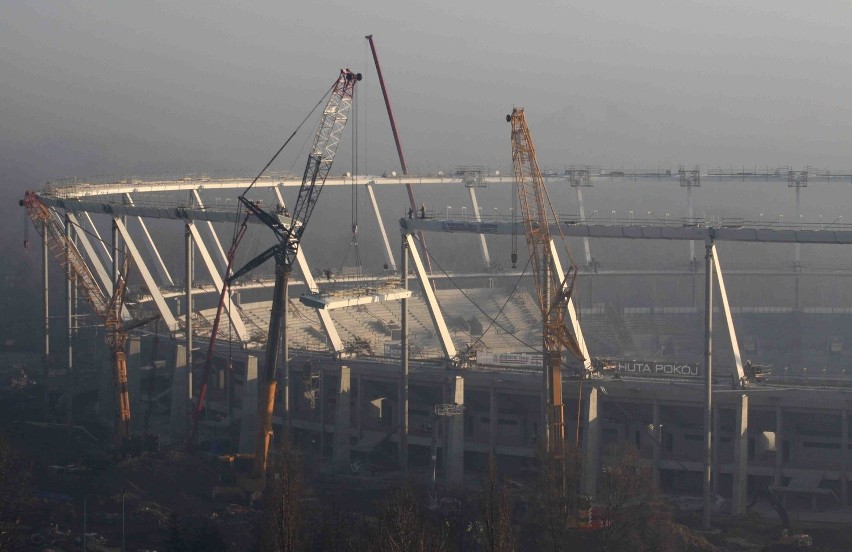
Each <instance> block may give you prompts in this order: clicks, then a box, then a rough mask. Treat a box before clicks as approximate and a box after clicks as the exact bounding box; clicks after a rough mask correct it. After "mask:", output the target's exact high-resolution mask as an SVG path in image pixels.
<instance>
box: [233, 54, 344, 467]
mask: <svg viewBox="0 0 852 552" xmlns="http://www.w3.org/2000/svg"><path fill="white" fill-rule="evenodd" d="M360 80H361V74H360V73H353V72H351V71H350V70H349V69H342V70H341V71H340V76H339V77H338V79H337V82H336V83H335V85H334V87H333V89H332V91H331V96H330V97H329V99H328V103H327V104H326V106H325V110H324V111H323V114H322V119H321V121H320V125H319V128H318V129H317V134H316V138H315V139H314V144H313V147H312V148H311V152H310V154H309V155H308V162H307V165H306V166H305V173H304V175H303V176H302V186H301V187H300V188H299V195H298V198H297V199H296V203H295V205H294V207H293V210H292V213H290V214H289V215H288V214H287V212H286V210H282V211H281V212H271V213H270V212H267V211H265V210H263V209H262V208H261V207H260V205H259V204H258V203H257V202H254V201H251V200H250V199H248V198H246V197H245V195H241V196H240V197H239V200H240V203H242V204H243V205H244V206H245V208H246V209H247V210H248V211H249V213H251V214H252V215H254V216H256V217H257V218H258V219H259V220H260V221H261V222H263V223H264V224H265V225H266V226H268V227H269V228H270V229H271V230H272V232H273V233H274V234H275V237H276V238H277V239H278V243H276V244H275V245H273V246H272V247H270V248H269V249H267V250H266V251H264V252H263V253H261V254H260V255H258V256H257V257H255V258H254V259H252V260H251V261H249V262H248V263H247V264H246V265H245V266H244V267H243V268H241V269H240V270H238V271H236V272H235V273H234V274H233V275H232V276H231V277H230V278H228V283H230V282H233V281H235V280H237V279H238V278H240V277H242V276H244V275H246V274H247V273H249V272H250V271H252V270H253V269H255V268H256V267H258V266H260V265H262V264H263V263H265V262H266V261H267V260H269V259H275V289H274V291H273V296H272V312H271V314H270V319H269V329H268V333H267V340H266V356H265V357H264V367H263V374H262V380H261V382H260V385H261V388H260V392H259V393H258V402H257V433H256V436H255V439H256V440H255V450H254V452H255V456H254V473H255V476H257V477H259V478H261V479H262V478H263V476H264V474H265V473H266V465H267V457H268V454H269V443H270V439H271V436H272V410H273V408H274V406H275V392H276V387H277V379H276V370H277V367H278V356H279V353H280V347H281V330H282V328H283V327H284V326H285V325H286V323H287V321H286V320H287V302H288V298H287V284H288V281H289V278H290V273H291V272H292V270H293V264H294V263H295V262H296V255H297V254H298V252H299V244H300V243H301V240H302V235H303V234H304V231H305V228H306V227H307V224H308V220H309V219H310V217H311V214H312V213H313V210H314V207H316V204H317V200H318V199H319V195H320V192H322V188H323V185H324V184H325V179H326V177H328V173H329V171H330V170H331V165H332V163H333V162H334V156H335V153H336V152H337V147H338V146H339V145H340V140H341V138H342V137H343V131H344V129H345V128H346V122H347V120H348V119H349V113H350V111H351V110H352V103H353V95H354V92H355V83H356V82H358V81H360Z"/></svg>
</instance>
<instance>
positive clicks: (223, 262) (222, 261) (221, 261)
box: [192, 188, 283, 274]
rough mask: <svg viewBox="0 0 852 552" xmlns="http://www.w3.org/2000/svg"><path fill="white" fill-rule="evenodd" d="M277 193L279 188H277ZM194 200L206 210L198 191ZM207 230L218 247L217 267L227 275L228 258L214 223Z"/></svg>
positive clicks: (210, 223)
mask: <svg viewBox="0 0 852 552" xmlns="http://www.w3.org/2000/svg"><path fill="white" fill-rule="evenodd" d="M275 190H276V191H277V190H278V188H275ZM192 195H193V198H194V199H195V205H196V207H198V208H199V209H203V208H204V203H203V202H202V201H201V196H200V195H198V190H192ZM282 204H283V201H282ZM207 229H208V230H209V231H210V237H211V238H212V239H213V245H215V246H216V252H217V253H218V255H216V265H217V266H218V267H219V272H220V273H221V274H224V273H225V268H227V266H228V256H227V255H225V250H224V249H223V248H222V242H221V241H219V236H218V235H217V234H216V229H215V228H214V227H213V223H212V222H210V221H209V220H208V221H207Z"/></svg>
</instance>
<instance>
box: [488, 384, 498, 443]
mask: <svg viewBox="0 0 852 552" xmlns="http://www.w3.org/2000/svg"><path fill="white" fill-rule="evenodd" d="M499 416H500V411H499V409H498V405H497V390H496V389H494V380H493V379H492V380H491V388H490V389H489V396H488V446H489V448H490V449H491V454H494V455H495V456H496V455H497V428H498V427H499V426H498V425H497V423H498V418H499Z"/></svg>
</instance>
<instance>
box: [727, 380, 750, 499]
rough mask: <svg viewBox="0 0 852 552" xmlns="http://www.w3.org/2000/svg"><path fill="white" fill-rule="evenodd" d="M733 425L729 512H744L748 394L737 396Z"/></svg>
mask: <svg viewBox="0 0 852 552" xmlns="http://www.w3.org/2000/svg"><path fill="white" fill-rule="evenodd" d="M735 408H736V410H737V412H736V414H737V416H736V418H737V420H736V425H735V426H734V488H733V492H732V494H731V513H732V514H734V515H741V514H744V513H745V511H746V498H747V495H748V395H746V394H742V395H740V396H739V397H738V398H737V404H736V407H735Z"/></svg>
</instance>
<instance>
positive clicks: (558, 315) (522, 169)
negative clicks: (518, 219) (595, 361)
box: [506, 108, 585, 451]
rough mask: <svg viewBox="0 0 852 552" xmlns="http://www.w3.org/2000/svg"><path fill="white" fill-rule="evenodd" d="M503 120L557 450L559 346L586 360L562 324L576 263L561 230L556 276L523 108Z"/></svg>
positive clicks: (548, 212) (547, 207)
mask: <svg viewBox="0 0 852 552" xmlns="http://www.w3.org/2000/svg"><path fill="white" fill-rule="evenodd" d="M506 121H507V122H509V123H511V125H512V165H513V167H514V170H515V180H516V181H517V186H518V200H519V203H520V209H521V215H522V217H523V222H524V228H525V232H526V241H527V249H528V250H529V255H530V265H531V266H532V270H533V274H534V280H535V287H536V293H537V295H538V305H539V308H540V309H541V318H542V352H543V357H544V386H545V390H546V396H547V402H548V405H547V420H546V427H547V432H548V446H549V448H550V450H551V451H559V450H561V445H562V443H563V441H564V439H565V422H564V410H563V404H562V351H563V350H567V351H568V352H569V353H571V354H572V355H574V356H575V357H577V358H578V359H580V360H585V359H584V358H583V354H582V353H581V351H580V346H579V345H578V343H577V339H576V338H575V336H574V335H573V334H572V333H571V332H569V331H568V328H567V327H566V326H565V314H566V311H567V308H568V300H569V299H570V297H571V293H572V292H573V290H574V283H575V280H576V278H577V270H578V269H577V265H576V264H575V263H574V260H573V258H572V257H571V253H570V251H568V248H567V246H566V244H565V237H564V236H561V235H560V237H561V241H562V244H563V248H564V250H565V252H566V254H567V260H568V269H567V270H566V271H565V277H564V278H563V279H562V280H559V278H558V276H557V271H556V270H554V261H555V260H556V259H554V250H553V249H552V247H553V237H552V236H551V233H550V225H551V223H554V222H556V223H558V222H559V219H558V217H557V216H556V210H555V209H554V207H553V203H552V202H551V201H550V196H549V194H548V192H547V187H546V186H545V183H544V178H543V177H542V174H541V170H540V169H539V166H538V159H537V157H536V153H535V146H534V145H533V141H532V137H531V135H530V131H529V128H528V127H527V123H526V118H525V116H524V110H523V108H515V109H513V110H512V114H511V115H507V116H506Z"/></svg>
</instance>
